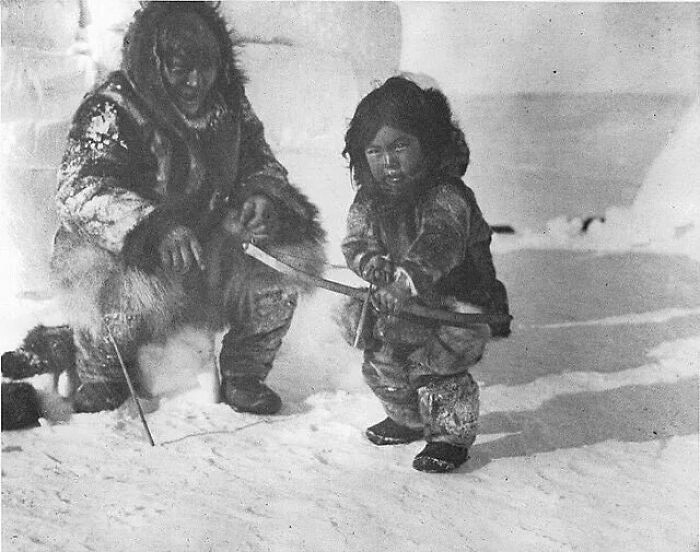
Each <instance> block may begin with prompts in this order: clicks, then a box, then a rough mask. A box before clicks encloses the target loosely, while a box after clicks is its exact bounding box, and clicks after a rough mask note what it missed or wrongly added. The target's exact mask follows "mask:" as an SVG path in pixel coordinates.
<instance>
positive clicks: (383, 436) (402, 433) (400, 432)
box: [365, 418, 423, 446]
mask: <svg viewBox="0 0 700 552" xmlns="http://www.w3.org/2000/svg"><path fill="white" fill-rule="evenodd" d="M365 435H367V438H368V439H369V440H370V441H372V442H373V443H374V444H375V445H380V446H381V445H400V444H403V443H412V442H413V441H418V440H420V439H422V438H423V431H421V430H417V429H411V428H410V427H406V426H402V425H399V424H397V423H396V422H395V421H394V420H392V419H391V418H387V419H385V420H383V421H381V422H379V423H378V424H375V425H373V426H371V427H368V428H367V429H366V430H365Z"/></svg>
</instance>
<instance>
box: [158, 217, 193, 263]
mask: <svg viewBox="0 0 700 552" xmlns="http://www.w3.org/2000/svg"><path fill="white" fill-rule="evenodd" d="M158 254H159V255H160V265H161V266H162V267H163V269H164V270H165V271H166V272H175V273H176V274H185V273H186V272H189V271H190V269H192V268H194V266H195V263H196V264H197V266H198V267H199V269H200V270H204V262H203V261H202V259H203V258H204V252H203V251H202V246H201V244H200V243H199V240H198V239H197V236H195V234H194V232H192V230H190V229H189V228H187V227H186V226H176V227H175V228H173V229H172V230H170V231H169V232H168V233H167V234H165V236H164V237H163V239H162V240H161V242H160V245H159V246H158Z"/></svg>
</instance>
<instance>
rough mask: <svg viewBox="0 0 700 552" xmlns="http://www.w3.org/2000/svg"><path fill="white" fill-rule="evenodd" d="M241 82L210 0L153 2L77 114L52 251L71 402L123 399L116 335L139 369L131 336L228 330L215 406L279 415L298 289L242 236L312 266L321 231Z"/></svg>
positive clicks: (83, 405)
mask: <svg viewBox="0 0 700 552" xmlns="http://www.w3.org/2000/svg"><path fill="white" fill-rule="evenodd" d="M243 81H244V77H243V75H242V74H241V71H240V70H239V69H238V67H237V65H236V59H235V54H234V50H233V43H232V40H231V37H230V35H229V33H228V31H227V29H226V24H225V22H224V20H223V19H222V17H221V15H220V14H219V13H218V11H217V9H216V8H215V7H214V6H213V4H212V3H209V2H150V3H147V4H145V5H144V7H143V8H142V9H141V10H139V11H138V12H136V14H135V16H134V20H133V22H132V24H131V25H130V27H129V29H128V31H127V34H126V36H125V39H124V48H123V61H122V67H121V70H119V71H116V72H114V73H112V74H110V75H109V76H108V77H107V79H106V81H105V82H104V83H102V84H100V85H99V86H97V87H96V88H95V90H93V91H92V92H91V93H89V94H88V95H87V96H86V97H85V98H84V100H83V102H82V104H81V105H80V107H79V108H78V110H77V112H76V114H75V117H74V119H73V124H72V128H71V130H70V134H69V140H68V146H67V149H66V152H65V155H64V158H63V161H62V163H61V166H60V169H59V172H58V193H57V205H58V214H59V218H60V221H61V226H60V228H59V230H58V233H57V235H56V239H55V248H54V255H53V259H52V263H53V268H54V270H55V274H56V276H57V277H58V280H59V284H60V286H61V288H62V289H63V290H64V291H65V294H64V296H65V299H66V305H67V308H66V312H67V313H68V314H69V315H70V316H71V328H72V334H73V339H74V344H75V367H76V369H77V375H78V377H79V379H80V384H79V386H78V388H77V390H76V392H75V396H74V407H75V409H76V410H77V411H83V412H94V411H99V410H104V409H111V408H116V407H117V406H119V405H120V404H121V403H122V402H123V401H124V400H125V399H126V398H127V396H128V387H127V386H126V382H125V379H124V376H123V374H122V372H121V368H120V365H119V362H118V358H117V356H116V353H115V349H114V347H113V344H112V339H114V341H115V342H116V344H117V346H118V348H119V351H120V353H121V355H122V356H123V358H124V360H125V361H126V364H127V367H128V369H129V370H130V371H133V370H134V368H135V362H136V355H137V350H138V347H139V346H140V345H142V344H144V343H146V342H150V341H154V340H162V339H165V338H166V337H167V336H168V335H169V334H171V333H172V332H173V331H174V330H176V329H177V328H178V327H180V326H181V325H183V324H196V325H200V326H201V327H204V328H207V329H209V330H212V331H213V330H215V329H218V328H220V327H228V328H229V330H228V333H226V334H225V336H224V340H223V346H222V351H221V356H220V370H221V376H222V383H221V397H222V400H223V401H225V402H226V403H228V404H229V405H230V406H231V407H232V408H233V409H234V410H237V411H243V412H254V413H258V414H273V413H275V412H277V411H278V410H279V409H280V407H281V400H280V398H279V396H278V395H277V394H276V393H275V392H274V391H273V390H271V389H270V388H269V387H267V386H266V385H265V383H264V380H265V378H266V376H267V374H268V372H269V371H270V369H271V367H272V363H273V360H274V358H275V356H276V354H277V351H278V350H279V347H280V345H281V342H282V338H283V337H284V335H285V334H286V332H287V330H288V329H289V325H290V323H291V319H292V315H293V312H294V309H295V306H296V301H297V294H298V291H299V290H298V289H297V286H295V285H294V284H293V283H290V282H289V281H285V280H284V279H283V278H282V277H281V276H280V275H278V274H276V273H274V272H272V271H270V270H269V269H267V268H265V267H263V266H262V265H261V264H259V263H257V261H253V260H251V259H249V258H248V257H246V256H245V255H244V254H243V253H242V249H241V242H242V241H248V240H253V241H255V243H257V244H259V245H263V246H265V247H267V248H268V249H269V250H270V251H271V252H273V253H275V252H277V253H279V254H283V255H284V254H286V255H287V256H286V257H285V260H290V257H291V258H296V259H299V258H303V261H301V262H303V263H304V265H303V266H300V268H303V269H305V270H311V271H318V270H319V269H320V267H321V265H322V264H323V261H324V255H323V241H324V232H323V230H322V229H321V228H320V226H319V223H318V221H317V215H318V212H317V209H316V208H315V207H314V206H313V205H312V204H311V203H310V202H309V201H308V200H307V199H306V197H305V196H304V195H303V194H302V193H300V192H299V191H298V190H297V189H296V188H294V187H293V186H292V185H290V184H289V182H288V181H287V172H286V170H285V169H284V168H283V167H282V166H281V165H280V164H279V163H278V162H277V160H276V159H275V157H274V156H273V154H272V152H271V150H270V148H269V146H268V144H267V143H266V141H265V138H264V135H263V127H262V124H261V123H260V121H259V120H258V119H257V117H256V115H255V113H254V112H253V110H252V108H251V106H250V104H249V102H248V100H247V98H246V96H245V91H244V87H243ZM301 251H303V253H301V254H300V252H301ZM295 252H296V254H295ZM297 265H298V263H297ZM134 375H136V372H135V371H134Z"/></svg>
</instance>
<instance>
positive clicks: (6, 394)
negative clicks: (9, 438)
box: [2, 381, 41, 431]
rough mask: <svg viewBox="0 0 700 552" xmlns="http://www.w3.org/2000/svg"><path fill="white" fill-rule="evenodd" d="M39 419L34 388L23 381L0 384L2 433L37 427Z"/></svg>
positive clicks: (37, 402)
mask: <svg viewBox="0 0 700 552" xmlns="http://www.w3.org/2000/svg"><path fill="white" fill-rule="evenodd" d="M40 417H41V413H40V412H39V399H38V397H37V394H36V390H35V389H34V387H32V386H31V385H30V384H29V383H26V382H23V381H11V382H7V383H3V384H2V431H5V430H12V429H26V428H29V427H38V426H39V418H40Z"/></svg>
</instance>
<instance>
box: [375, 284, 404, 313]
mask: <svg viewBox="0 0 700 552" xmlns="http://www.w3.org/2000/svg"><path fill="white" fill-rule="evenodd" d="M411 296H412V294H411V288H410V287H409V286H408V285H407V284H406V282H403V281H396V282H391V283H390V284H389V285H387V286H385V287H382V288H379V289H377V290H376V291H375V292H374V293H373V294H372V304H373V305H374V307H375V308H376V309H378V310H379V311H380V312H386V313H388V314H395V313H397V312H398V311H400V310H401V309H402V308H403V307H404V306H405V305H406V303H408V301H409V299H411Z"/></svg>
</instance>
